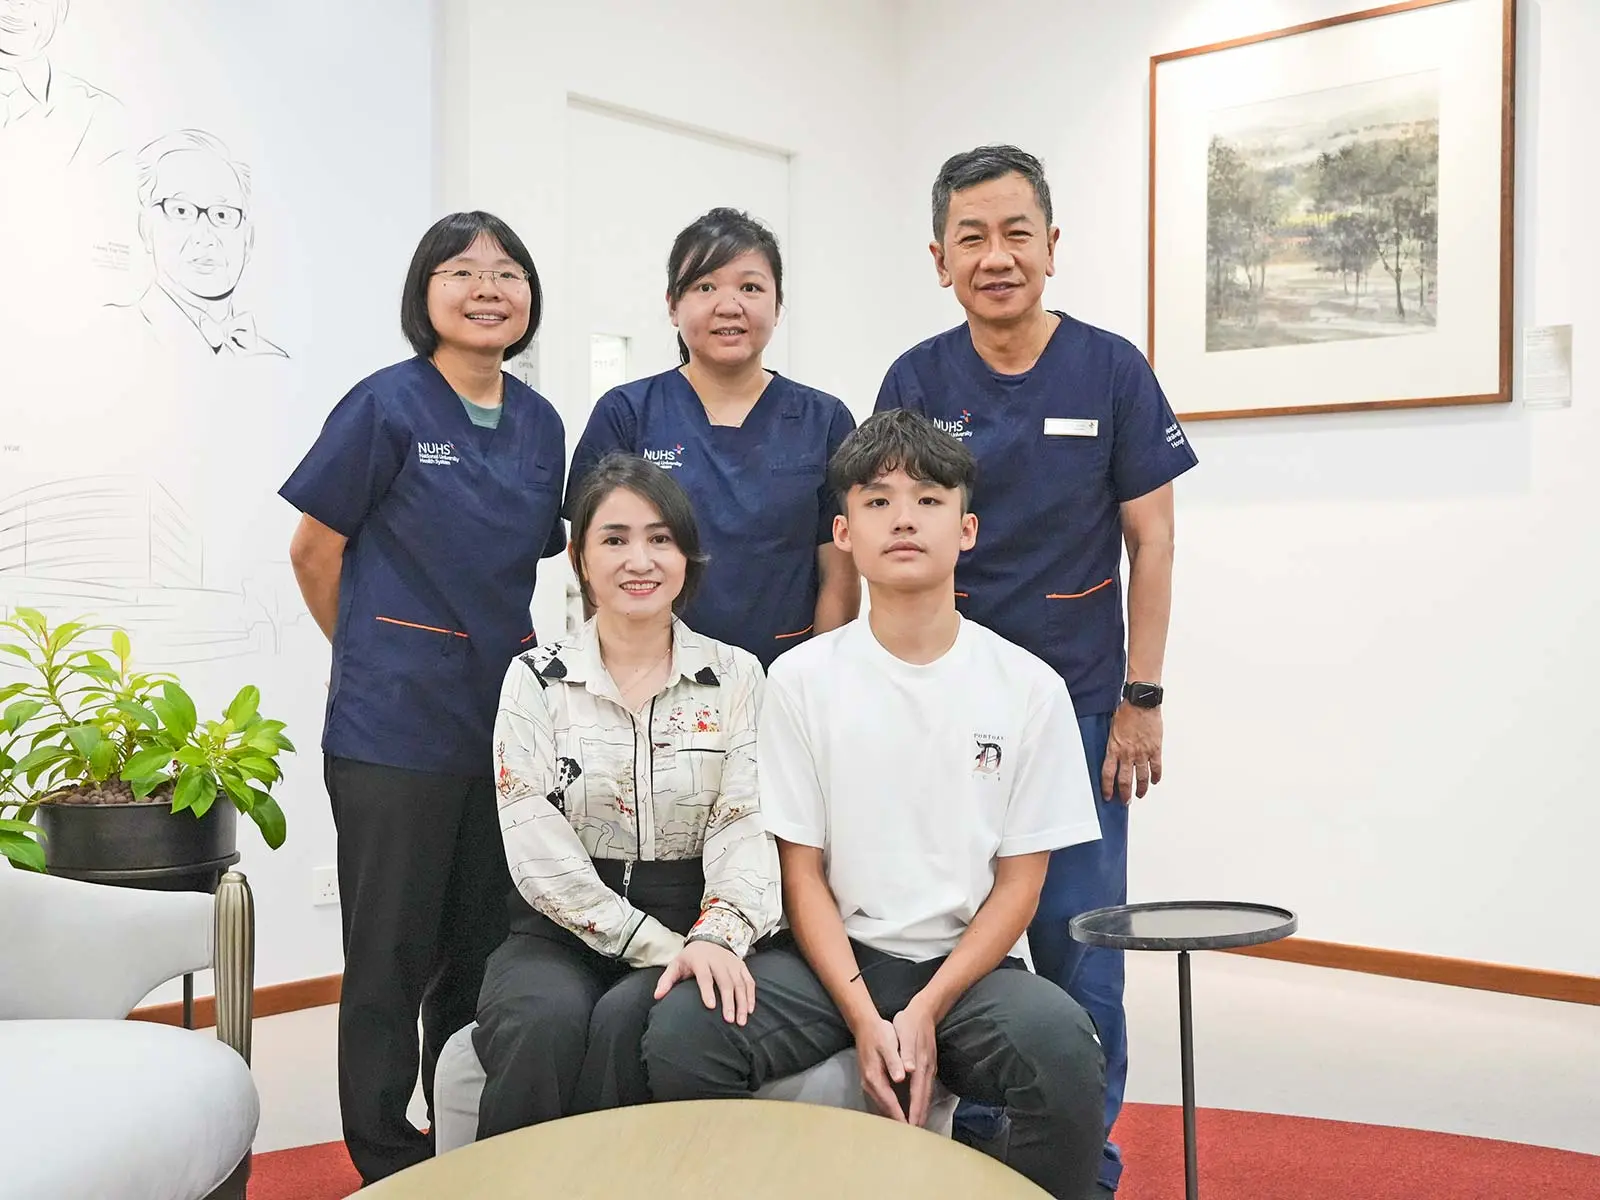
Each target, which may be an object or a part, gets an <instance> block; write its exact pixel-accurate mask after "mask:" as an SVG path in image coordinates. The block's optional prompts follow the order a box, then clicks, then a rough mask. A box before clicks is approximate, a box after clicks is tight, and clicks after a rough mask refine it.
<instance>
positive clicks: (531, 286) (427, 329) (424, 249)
mask: <svg viewBox="0 0 1600 1200" xmlns="http://www.w3.org/2000/svg"><path fill="white" fill-rule="evenodd" d="M479 234H483V235H485V236H487V237H488V238H489V239H490V240H491V241H493V242H495V243H497V244H498V245H499V247H500V249H502V250H504V251H505V253H506V256H507V257H508V258H510V259H511V260H512V261H513V262H515V263H516V264H517V266H519V267H521V268H522V269H523V270H524V271H526V272H527V273H528V332H527V333H525V334H523V335H522V336H521V337H520V338H518V339H517V340H516V341H514V342H512V343H511V345H509V346H507V347H506V350H505V353H504V354H503V355H502V356H501V357H502V358H515V357H516V356H517V355H519V354H521V353H522V352H523V351H524V350H526V349H527V348H528V343H529V342H531V341H533V335H534V334H536V333H538V332H539V318H540V317H541V316H542V315H543V313H544V291H543V289H541V288H540V286H539V272H538V270H537V269H535V267H534V265H533V256H532V255H530V254H529V253H528V248H527V247H526V246H524V245H523V244H522V239H521V238H519V237H518V236H517V235H516V233H515V232H514V231H513V230H512V228H511V226H509V225H507V224H506V223H505V222H504V221H502V220H501V219H500V218H499V217H497V216H495V215H494V214H493V213H486V212H477V211H474V212H458V213H451V214H450V215H449V216H448V217H441V218H440V219H439V220H438V221H436V222H434V225H433V228H432V229H430V230H428V232H427V233H425V234H423V235H422V240H421V241H420V242H418V243H417V252H416V253H415V254H413V255H412V256H411V268H410V270H408V271H407V272H406V286H405V290H404V291H403V292H402V293H401V295H400V332H401V333H403V334H405V335H406V341H408V342H410V343H411V348H412V349H413V350H415V351H416V352H417V354H418V355H419V356H420V357H422V358H428V357H431V356H432V354H433V352H434V351H435V350H437V349H438V348H439V332H438V330H436V329H434V327H433V322H432V321H430V320H429V319H428V285H429V284H430V283H431V282H432V281H433V273H434V272H435V271H437V270H438V269H439V267H440V266H441V265H443V264H444V263H447V262H449V261H450V260H451V259H452V258H454V257H455V256H456V255H458V254H460V253H462V252H463V251H465V250H466V248H467V247H468V246H470V245H472V243H473V242H474V241H476V240H477V238H478V235H479Z"/></svg>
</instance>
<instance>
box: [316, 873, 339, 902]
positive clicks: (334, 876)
mask: <svg viewBox="0 0 1600 1200" xmlns="http://www.w3.org/2000/svg"><path fill="white" fill-rule="evenodd" d="M311 903H312V905H313V906H316V907H321V906H323V905H326V904H337V903H339V872H338V871H337V870H336V869H335V868H333V867H318V868H317V869H316V870H314V871H312V872H311Z"/></svg>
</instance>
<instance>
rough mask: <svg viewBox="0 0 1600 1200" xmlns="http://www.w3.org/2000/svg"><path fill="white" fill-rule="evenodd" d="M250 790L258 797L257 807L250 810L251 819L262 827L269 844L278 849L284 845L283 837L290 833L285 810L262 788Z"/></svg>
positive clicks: (262, 833)
mask: <svg viewBox="0 0 1600 1200" xmlns="http://www.w3.org/2000/svg"><path fill="white" fill-rule="evenodd" d="M250 790H251V791H252V792H254V793H255V797H256V803H255V807H254V808H252V809H251V810H250V819H251V820H252V821H254V822H255V823H256V825H257V826H258V827H259V828H260V830H261V836H262V837H263V838H265V839H266V842H267V845H268V846H269V847H270V848H271V849H273V850H276V849H277V848H278V847H279V846H281V845H283V839H284V838H285V836H287V834H288V822H287V821H286V820H284V816H283V810H282V809H281V808H279V807H278V802H277V801H276V800H274V799H273V798H272V797H271V796H269V795H267V793H265V792H263V791H262V790H261V789H260V788H252V789H250Z"/></svg>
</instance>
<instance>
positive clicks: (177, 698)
mask: <svg viewBox="0 0 1600 1200" xmlns="http://www.w3.org/2000/svg"><path fill="white" fill-rule="evenodd" d="M161 695H162V697H163V698H164V699H165V700H166V702H167V703H168V704H169V705H171V706H172V711H173V713H174V715H175V716H176V717H177V719H178V721H179V722H180V724H179V725H176V726H173V728H175V729H181V730H182V732H183V736H184V737H188V736H189V735H190V734H191V733H193V732H194V722H195V712H194V701H193V700H191V699H189V693H188V692H186V691H184V690H183V689H182V688H181V687H179V686H178V685H177V684H175V683H164V684H162V685H161Z"/></svg>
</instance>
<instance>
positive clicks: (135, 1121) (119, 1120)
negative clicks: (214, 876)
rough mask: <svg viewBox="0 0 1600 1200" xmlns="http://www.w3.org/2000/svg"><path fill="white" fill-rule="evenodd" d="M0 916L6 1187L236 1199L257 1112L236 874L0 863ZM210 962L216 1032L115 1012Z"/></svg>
mask: <svg viewBox="0 0 1600 1200" xmlns="http://www.w3.org/2000/svg"><path fill="white" fill-rule="evenodd" d="M0 925H3V928H4V930H5V937H4V942H3V944H0V1063H3V1064H4V1069H3V1070H0V1112H4V1113H5V1114H6V1119H5V1120H4V1121H0V1198H3V1200H24V1198H26V1200H91V1198H92V1200H103V1198H105V1197H112V1196H115V1197H117V1198H118V1200H244V1195H245V1181H246V1180H247V1179H248V1178H249V1175H250V1145H251V1143H252V1142H253V1141H254V1140H255V1133H256V1125H257V1122H258V1121H259V1120H260V1116H261V1105H260V1100H259V1098H258V1097H257V1095H256V1089H255V1083H254V1081H253V1080H252V1079H251V1076H250V1067H249V1059H250V1023H251V1018H252V1015H253V987H254V976H255V912H254V902H253V900H252V898H251V895H250V888H249V885H248V883H246V881H245V877H244V876H243V875H242V874H240V873H239V872H237V871H230V872H228V873H227V874H226V875H224V876H223V878H222V883H221V885H220V886H219V887H218V889H217V894H216V896H215V897H212V896H209V895H206V894H205V893H202V892H158V891H142V890H137V889H133V888H122V887H110V886H106V885H102V884H94V883H80V882H78V881H76V880H71V879H59V878H56V877H54V876H50V875H37V874H34V873H32V872H29V871H19V870H8V869H6V868H5V867H4V866H0ZM206 967H212V968H214V971H215V974H216V993H217V1036H216V1038H215V1039H213V1038H210V1037H206V1036H205V1035H203V1034H200V1033H197V1032H195V1031H192V1030H187V1029H177V1028H173V1027H172V1026H168V1025H157V1024H154V1023H149V1022H143V1021H128V1020H125V1019H124V1018H125V1017H126V1016H127V1015H128V1012H129V1010H130V1009H132V1007H133V1006H134V1005H135V1004H137V1003H138V1002H139V1000H140V999H142V998H143V997H144V996H146V995H148V994H149V993H150V991H151V989H153V988H155V987H156V986H158V985H159V984H162V983H165V982H166V981H167V980H169V979H173V978H176V977H177V976H179V975H183V974H185V973H187V972H190V971H198V970H202V969H204V968H206Z"/></svg>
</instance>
